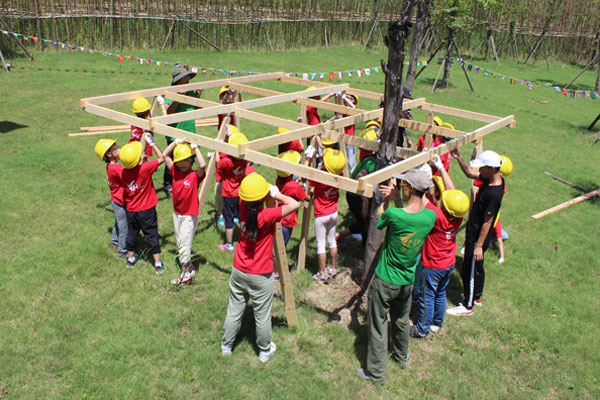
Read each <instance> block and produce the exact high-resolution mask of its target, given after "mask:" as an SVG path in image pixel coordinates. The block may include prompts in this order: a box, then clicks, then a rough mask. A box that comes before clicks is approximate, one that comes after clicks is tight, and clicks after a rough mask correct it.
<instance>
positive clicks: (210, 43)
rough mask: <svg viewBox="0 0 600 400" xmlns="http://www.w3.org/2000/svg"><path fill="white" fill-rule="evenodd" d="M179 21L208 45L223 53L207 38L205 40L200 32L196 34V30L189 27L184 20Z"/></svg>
mask: <svg viewBox="0 0 600 400" xmlns="http://www.w3.org/2000/svg"><path fill="white" fill-rule="evenodd" d="M178 21H179V22H181V23H182V24H183V25H184V26H185V27H186V28H188V29H189V30H190V31H191V32H193V33H194V34H196V35H197V36H200V39H202V40H204V41H205V42H206V43H208V44H209V45H211V46H212V47H213V48H214V49H215V50H217V51H222V50H221V49H220V48H218V47H217V45H216V44H214V43H212V42H211V41H210V40H208V39H207V38H205V37H204V36H202V35H201V34H199V33H198V32H196V30H195V29H194V28H192V27H191V26H189V25H188V24H186V23H185V22H184V21H182V20H178Z"/></svg>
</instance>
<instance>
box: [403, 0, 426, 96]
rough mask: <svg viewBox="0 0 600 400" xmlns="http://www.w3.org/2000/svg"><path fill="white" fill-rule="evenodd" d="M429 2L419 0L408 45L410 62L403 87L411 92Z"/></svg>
mask: <svg viewBox="0 0 600 400" xmlns="http://www.w3.org/2000/svg"><path fill="white" fill-rule="evenodd" d="M430 2H431V0H420V1H419V5H418V7H417V22H416V23H415V29H414V30H413V40H412V43H411V45H410V62H409V63H408V72H407V73H406V82H405V83H404V87H406V88H408V89H410V91H411V92H412V89H413V86H414V84H415V79H416V76H417V63H418V62H419V54H420V53H421V46H422V44H423V33H424V30H425V24H426V22H427V20H428V19H429V3H430Z"/></svg>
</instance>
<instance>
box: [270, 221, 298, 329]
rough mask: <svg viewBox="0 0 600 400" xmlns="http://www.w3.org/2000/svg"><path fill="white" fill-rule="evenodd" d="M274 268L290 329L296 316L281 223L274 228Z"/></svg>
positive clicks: (296, 320)
mask: <svg viewBox="0 0 600 400" xmlns="http://www.w3.org/2000/svg"><path fill="white" fill-rule="evenodd" d="M274 244H275V267H276V268H277V272H279V284H280V285H281V291H282V294H283V304H284V306H285V316H286V318H287V323H288V326H289V327H290V328H295V327H297V326H298V315H297V314H296V305H295V304H294V291H293V290H292V281H291V279H290V270H289V267H288V262H287V253H286V251H285V243H284V242H283V232H282V230H281V223H280V222H278V223H277V226H276V228H275V240H274Z"/></svg>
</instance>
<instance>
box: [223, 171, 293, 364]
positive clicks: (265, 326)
mask: <svg viewBox="0 0 600 400" xmlns="http://www.w3.org/2000/svg"><path fill="white" fill-rule="evenodd" d="M239 196H240V199H241V201H240V221H241V224H240V228H241V232H240V239H239V241H238V244H237V246H236V247H235V254H234V256H233V268H232V269H231V277H230V280H229V289H230V290H229V305H228V306H227V316H226V317H225V322H224V324H223V330H224V332H223V338H222V340H221V354H223V356H228V355H231V351H232V349H233V344H234V342H235V338H236V336H237V333H238V332H239V330H240V326H241V324H242V316H243V315H244V311H245V309H246V303H247V301H248V299H251V300H252V308H253V311H254V321H255V322H256V345H257V346H258V348H259V350H260V352H259V354H258V359H259V361H261V362H267V361H268V360H269V359H270V358H271V356H272V355H273V354H274V353H275V350H276V348H277V346H275V343H274V342H273V341H272V334H271V333H272V332H271V329H272V328H271V309H272V307H273V236H274V234H275V227H276V224H277V222H279V221H280V220H281V219H282V218H284V217H286V216H287V215H289V214H291V213H293V212H295V211H296V210H298V208H299V207H300V204H299V203H298V202H297V201H296V200H294V199H292V198H290V197H288V196H285V195H283V194H281V193H280V192H279V190H278V189H277V187H275V186H272V185H269V184H268V183H267V181H266V180H265V178H263V177H262V176H260V175H259V174H257V173H255V172H254V173H251V174H249V175H248V176H246V177H245V178H244V179H243V180H242V182H241V185H240V188H239ZM274 200H276V201H278V202H280V203H281V204H282V205H281V206H279V207H276V208H265V206H264V205H265V201H266V202H267V204H268V203H270V202H273V201H274Z"/></svg>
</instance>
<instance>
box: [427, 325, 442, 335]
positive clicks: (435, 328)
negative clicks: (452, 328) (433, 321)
mask: <svg viewBox="0 0 600 400" xmlns="http://www.w3.org/2000/svg"><path fill="white" fill-rule="evenodd" d="M440 329H442V327H441V326H439V325H431V326H430V327H429V332H431V333H438V332H439V331H440Z"/></svg>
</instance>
